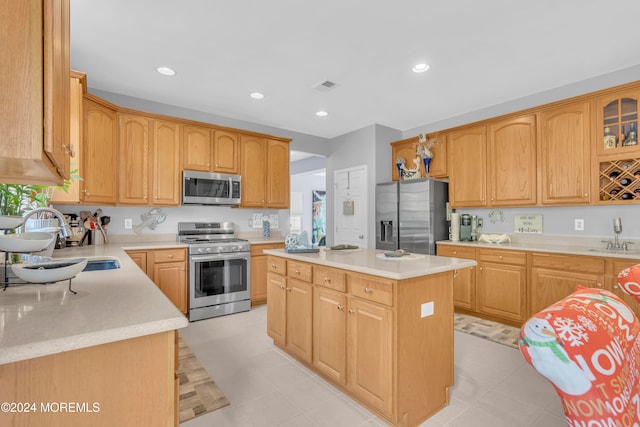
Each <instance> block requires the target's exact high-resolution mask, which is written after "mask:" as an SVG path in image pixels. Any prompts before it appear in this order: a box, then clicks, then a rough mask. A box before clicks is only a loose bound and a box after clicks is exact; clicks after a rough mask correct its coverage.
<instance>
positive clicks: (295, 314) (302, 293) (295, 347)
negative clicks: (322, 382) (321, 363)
mask: <svg viewBox="0 0 640 427" xmlns="http://www.w3.org/2000/svg"><path fill="white" fill-rule="evenodd" d="M286 305H287V315H286V348H287V350H288V351H289V352H291V353H293V354H295V355H296V356H298V357H299V358H300V359H302V360H304V361H305V362H307V363H311V357H312V352H311V345H312V342H313V335H312V331H311V326H312V324H313V323H312V318H311V313H312V306H313V293H312V286H311V284H310V283H305V282H303V281H300V280H296V279H291V278H289V277H287V297H286Z"/></svg>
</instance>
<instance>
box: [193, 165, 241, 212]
mask: <svg viewBox="0 0 640 427" xmlns="http://www.w3.org/2000/svg"><path fill="white" fill-rule="evenodd" d="M240 183H241V177H240V175H230V174H224V173H211V172H196V171H182V204H183V205H222V206H234V205H239V204H240V194H241V193H240Z"/></svg>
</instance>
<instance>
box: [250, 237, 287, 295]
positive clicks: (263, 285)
mask: <svg viewBox="0 0 640 427" xmlns="http://www.w3.org/2000/svg"><path fill="white" fill-rule="evenodd" d="M279 248H284V243H266V244H255V245H253V244H252V245H251V306H252V307H253V306H256V305H260V304H265V303H266V302H267V271H269V268H268V267H267V262H268V259H269V257H268V256H267V255H265V254H264V253H262V251H263V250H265V249H279ZM282 270H284V267H282Z"/></svg>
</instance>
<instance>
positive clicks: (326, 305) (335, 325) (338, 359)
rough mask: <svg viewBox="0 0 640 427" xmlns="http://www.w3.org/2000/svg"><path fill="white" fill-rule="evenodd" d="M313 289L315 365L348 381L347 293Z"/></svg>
mask: <svg viewBox="0 0 640 427" xmlns="http://www.w3.org/2000/svg"><path fill="white" fill-rule="evenodd" d="M313 292H314V293H313V365H314V366H315V367H316V369H318V370H319V371H320V372H322V373H323V374H325V375H326V376H328V377H329V378H331V379H332V380H334V381H336V382H338V383H340V384H345V383H346V377H345V374H346V367H347V316H346V307H347V296H346V295H345V294H343V293H340V292H335V291H332V290H330V289H324V288H321V287H316V288H315V289H314V291H313Z"/></svg>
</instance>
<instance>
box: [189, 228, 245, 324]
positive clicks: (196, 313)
mask: <svg viewBox="0 0 640 427" xmlns="http://www.w3.org/2000/svg"><path fill="white" fill-rule="evenodd" d="M178 241H179V242H183V243H187V244H188V245H189V320H190V321H195V320H201V319H208V318H210V317H216V316H222V315H225V314H231V313H237V312H240V311H248V310H249V309H250V308H251V301H250V298H251V292H250V283H249V277H250V275H249V273H250V260H251V258H250V245H249V241H248V240H245V239H238V238H236V237H235V226H234V224H233V223H232V222H180V223H178Z"/></svg>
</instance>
